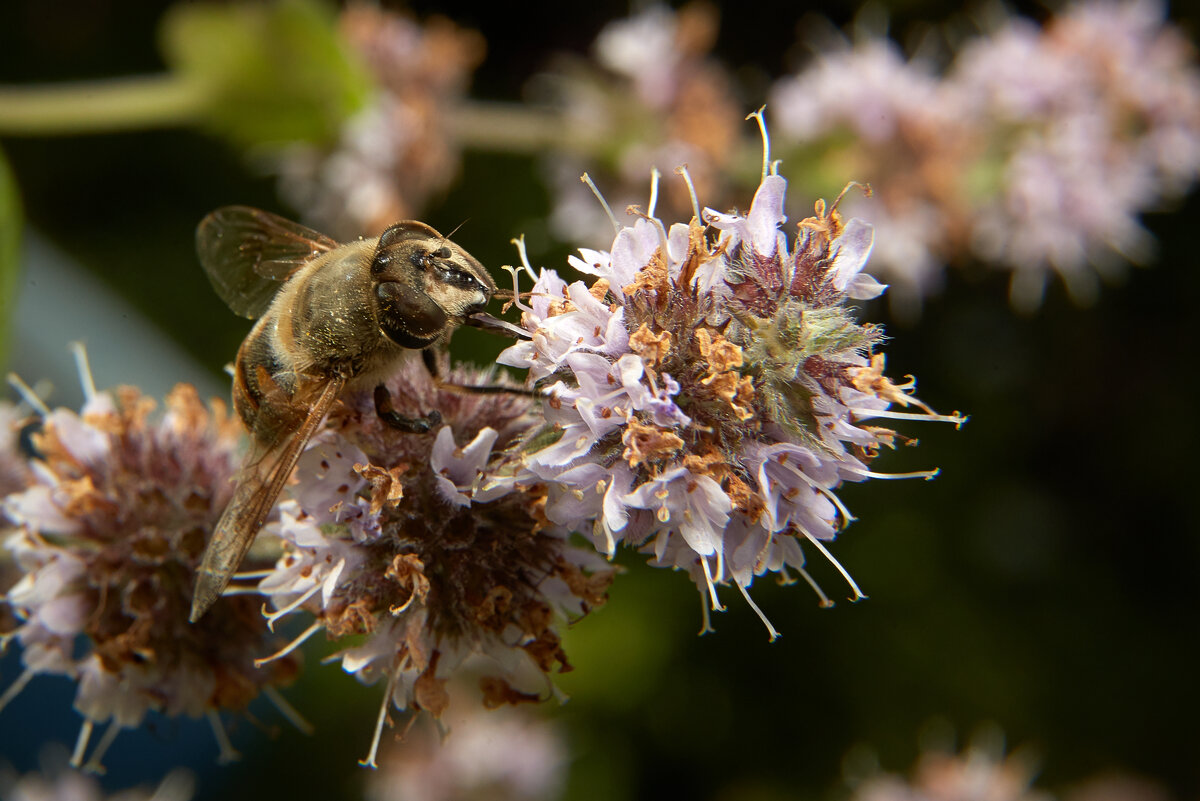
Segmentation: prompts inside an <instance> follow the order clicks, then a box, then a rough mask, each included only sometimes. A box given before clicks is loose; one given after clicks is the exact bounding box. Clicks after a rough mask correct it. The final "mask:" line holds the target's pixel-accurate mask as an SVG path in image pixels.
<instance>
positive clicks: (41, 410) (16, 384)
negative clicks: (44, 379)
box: [8, 373, 50, 417]
mask: <svg viewBox="0 0 1200 801" xmlns="http://www.w3.org/2000/svg"><path fill="white" fill-rule="evenodd" d="M8 385H9V386H10V387H12V388H13V389H15V390H16V391H17V394H18V395H20V396H21V400H23V401H25V402H26V403H28V404H29V405H30V406H32V407H33V410H34V411H35V412H37V413H38V414H40V415H41V416H42V417H48V416H49V415H50V407H49V406H47V405H46V404H45V403H43V402H42V399H41V398H39V397H38V394H37V393H36V392H34V391H33V389H32V388H31V387H30V386H29V385H28V384H26V383H25V382H24V381H22V380H21V376H19V375H17V374H16V373H9V374H8Z"/></svg>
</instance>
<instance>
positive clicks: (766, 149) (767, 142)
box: [746, 106, 771, 179]
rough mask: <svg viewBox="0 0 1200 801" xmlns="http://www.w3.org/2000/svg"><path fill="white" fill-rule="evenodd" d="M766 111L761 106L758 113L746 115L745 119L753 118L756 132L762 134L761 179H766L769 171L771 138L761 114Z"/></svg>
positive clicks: (764, 107)
mask: <svg viewBox="0 0 1200 801" xmlns="http://www.w3.org/2000/svg"><path fill="white" fill-rule="evenodd" d="M766 110H767V107H766V106H763V107H762V108H760V109H759V110H758V111H756V112H754V113H753V114H747V115H746V119H750V118H751V117H753V118H754V119H755V120H756V121H757V122H758V130H759V131H760V132H761V133H762V140H763V166H762V177H763V179H766V177H767V175H768V173H769V171H770V169H771V137H770V136H768V135H767V120H766V117H764V116H763V112H764V111H766Z"/></svg>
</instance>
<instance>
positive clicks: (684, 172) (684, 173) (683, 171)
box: [675, 164, 704, 222]
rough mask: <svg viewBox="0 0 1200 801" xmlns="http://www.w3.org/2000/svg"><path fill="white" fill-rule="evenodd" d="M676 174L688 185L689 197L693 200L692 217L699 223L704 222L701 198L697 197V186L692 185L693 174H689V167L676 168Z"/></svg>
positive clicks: (684, 165)
mask: <svg viewBox="0 0 1200 801" xmlns="http://www.w3.org/2000/svg"><path fill="white" fill-rule="evenodd" d="M675 172H676V174H678V175H679V176H681V177H682V178H683V182H684V183H685V184H687V188H688V195H690V196H691V198H692V216H693V217H695V218H696V221H697V222H700V221H702V220H703V219H704V218H703V217H701V216H700V198H698V197H696V186H695V184H693V183H692V176H691V173H689V172H688V168H687V165H686V164H683V165H681V166H679V167H676V168H675Z"/></svg>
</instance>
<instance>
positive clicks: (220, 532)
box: [190, 376, 346, 623]
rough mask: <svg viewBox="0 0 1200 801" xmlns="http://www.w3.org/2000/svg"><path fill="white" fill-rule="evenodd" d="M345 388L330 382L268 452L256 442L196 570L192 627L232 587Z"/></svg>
mask: <svg viewBox="0 0 1200 801" xmlns="http://www.w3.org/2000/svg"><path fill="white" fill-rule="evenodd" d="M345 385H346V379H344V378H342V377H341V376H338V377H335V378H332V379H330V380H329V381H328V383H326V384H325V385H324V386H323V387H322V388H321V393H320V395H319V396H318V397H317V399H316V401H315V402H314V403H313V405H312V408H311V409H309V411H308V415H307V416H306V417H305V419H304V422H303V423H302V424H301V425H300V427H299V428H298V429H297V430H296V431H294V432H292V433H291V434H290V435H287V436H286V437H284V438H283V439H281V440H280V441H279V442H276V443H272V444H270V445H268V446H267V447H266V448H261V446H260V444H259V443H257V442H256V443H255V444H254V450H253V451H251V453H250V455H249V458H248V459H247V461H246V464H245V466H243V467H242V469H241V470H240V471H239V472H238V475H237V487H236V488H235V489H234V491H233V499H232V500H231V501H230V502H229V505H228V506H226V507H225V511H224V513H222V515H221V519H220V520H218V521H217V525H216V528H214V529H213V535H212V539H210V540H209V542H208V546H207V547H206V548H205V549H204V556H203V557H202V558H201V560H200V567H199V568H197V570H196V589H195V592H194V594H193V596H192V614H191V618H190V619H191V621H192V622H193V623H195V622H196V621H197V620H199V619H200V618H201V617H202V616H203V615H204V613H205V612H206V611H208V608H209V607H210V606H212V605H213V604H214V603H216V601H217V598H219V597H220V596H221V593H222V592H223V591H224V590H225V588H226V587H227V586H229V580H230V579H232V578H233V574H234V573H235V572H237V569H238V567H239V566H240V565H241V564H242V559H244V558H245V556H246V552H247V551H248V550H250V545H251V544H252V543H253V542H254V537H255V535H257V534H258V530H259V529H260V528H262V527H263V523H264V522H266V519H267V515H269V514H270V513H271V509H273V508H274V507H275V501H277V500H278V499H279V494H280V493H281V492H283V487H284V485H285V484H287V481H288V478H289V477H291V475H292V470H293V469H294V468H295V467H296V461H297V460H298V459H299V458H300V454H301V453H302V452H303V451H304V446H305V445H307V444H308V441H309V440H310V439H312V436H313V434H315V433H316V431H317V429H318V428H319V427H320V425H321V421H322V420H324V419H325V415H326V413H328V412H329V409H330V407H332V406H333V403H334V401H336V400H337V397H338V395H339V394H340V393H341V391H342V387H344V386H345Z"/></svg>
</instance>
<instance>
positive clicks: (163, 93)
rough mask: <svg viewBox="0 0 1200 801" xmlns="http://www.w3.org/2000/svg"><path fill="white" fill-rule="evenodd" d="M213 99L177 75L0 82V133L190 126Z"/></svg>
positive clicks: (65, 133)
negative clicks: (33, 83)
mask: <svg viewBox="0 0 1200 801" xmlns="http://www.w3.org/2000/svg"><path fill="white" fill-rule="evenodd" d="M208 101H209V95H208V92H207V91H206V90H205V87H204V86H203V85H201V84H198V83H195V82H194V81H188V80H185V79H183V78H178V77H176V76H174V75H170V74H165V75H148V76H138V77H131V78H110V79H105V80H102V81H84V82H77V83H62V84H53V85H46V86H13V85H8V86H0V136H72V135H76V134H89V133H107V132H112V131H134V130H141V129H145V128H165V127H177V126H183V125H189V124H192V123H195V122H197V121H199V120H200V119H202V117H203V115H204V111H205V108H206V106H207V103H208Z"/></svg>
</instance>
